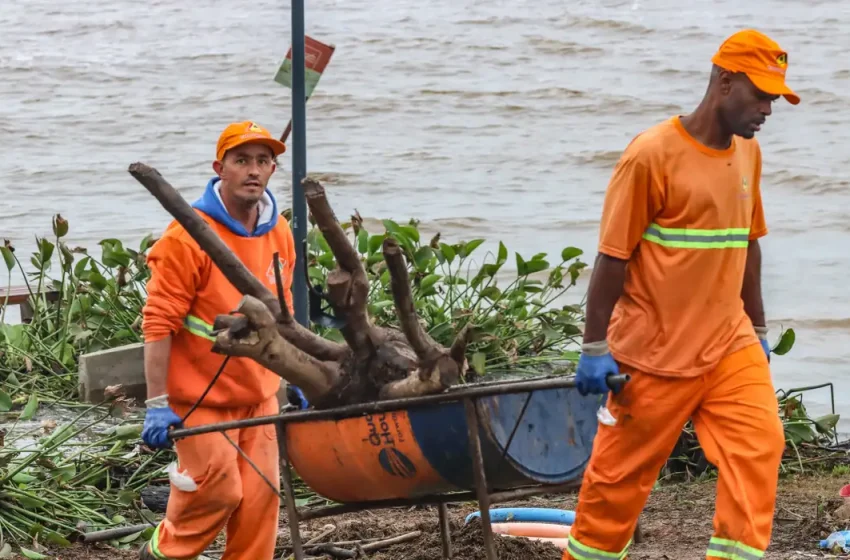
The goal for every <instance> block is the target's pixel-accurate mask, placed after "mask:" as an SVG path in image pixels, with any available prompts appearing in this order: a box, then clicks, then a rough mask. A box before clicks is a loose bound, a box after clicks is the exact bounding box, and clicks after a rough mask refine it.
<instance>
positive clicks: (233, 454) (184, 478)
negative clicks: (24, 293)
mask: <svg viewBox="0 0 850 560" xmlns="http://www.w3.org/2000/svg"><path fill="white" fill-rule="evenodd" d="M285 150H286V146H285V145H284V144H283V143H282V142H280V141H278V140H276V139H275V138H273V137H272V136H271V134H269V132H268V130H266V129H265V128H263V127H261V126H259V125H257V124H255V123H252V122H240V123H234V124H231V125H229V126H227V128H225V129H224V131H223V132H222V134H221V136H220V138H219V140H218V146H217V148H216V159H215V161H214V162H213V169H214V170H215V173H216V177H214V178H212V179H211V180H210V181H209V183H208V184H207V186H206V190H205V191H204V193H203V195H202V196H201V198H200V199H199V200H198V201H196V202H195V203H194V204H193V207H194V208H195V210H196V211H197V213H198V215H199V216H200V217H201V218H203V220H204V221H205V222H206V223H207V224H209V226H210V227H211V228H212V230H213V231H214V232H215V233H216V234H217V235H218V236H219V237H220V238H221V239H222V241H224V243H225V244H226V245H227V246H228V247H229V248H230V249H231V250H232V251H233V252H234V254H235V255H236V256H237V257H238V258H239V260H241V261H242V263H244V264H245V266H246V267H247V268H248V269H249V270H250V271H251V272H252V273H253V274H254V275H255V276H256V277H257V278H259V279H260V280H261V281H263V282H265V284H266V285H267V286H268V287H269V288H270V289H271V290H272V291H275V286H276V283H275V272H274V271H275V263H274V254H275V253H276V252H277V253H279V259H280V265H281V266H280V268H281V274H282V279H283V282H284V294H285V299H286V303H287V305H288V306H289V308H290V311H292V295H291V291H290V288H291V285H292V273H293V270H294V266H295V258H296V252H295V244H294V241H293V237H292V232H291V230H290V228H289V224H288V223H287V221H286V220H285V219H284V218H283V217H282V216H280V215H279V210H278V207H277V203H276V202H275V198H274V196H273V195H272V193H271V192H270V191H269V190H268V189H267V188H266V185H267V184H268V181H269V178H270V177H271V176H272V174H273V173H274V171H275V168H276V157H277V156H278V155H280V154H282V153H283V152H284V151H285ZM148 264H149V266H150V271H151V278H150V280H149V282H148V284H147V290H148V299H147V303H146V304H145V307H144V322H143V329H144V336H145V378H146V380H147V395H148V400H147V401H146V406H147V415H146V417H145V424H144V428H143V432H142V439H143V440H144V442H145V443H146V444H147V445H149V446H151V447H153V448H163V447H170V446H171V442H170V440H169V439H168V430H169V429H170V428H171V427H175V426H176V427H179V426H185V427H192V426H198V425H203V424H213V423H217V422H227V421H232V420H242V419H246V418H252V417H256V416H266V415H273V414H278V413H279V411H280V407H279V405H278V400H277V396H276V393H277V391H278V390H279V388H280V377H278V376H277V375H275V374H274V373H272V372H270V371H268V370H267V369H265V368H263V367H262V366H260V365H259V364H257V363H256V362H255V361H253V360H250V359H248V358H236V357H234V358H230V360H229V362H228V363H227V365H226V367H225V368H224V370H223V372H222V374H221V376H220V377H219V379H218V380H217V381H216V382H215V383H214V384H212V386H211V389H210V391H209V393H208V394H207V395H206V396H205V397H204V398H203V401H202V402H201V405H200V406H198V407H197V408H196V409H195V410H194V411H193V412H192V414H191V415H189V417H188V419H186V421H185V422H184V421H183V420H182V419H183V418H185V415H186V414H187V412H188V411H189V410H190V408H191V407H192V405H194V404H195V403H196V402H198V400H199V399H200V398H201V396H202V394H203V392H204V391H205V390H206V389H207V387H208V386H210V383H211V381H212V379H213V376H214V375H215V373H216V372H217V371H218V369H219V367H220V366H221V364H222V356H221V355H219V354H214V353H212V352H211V349H212V345H213V342H214V337H213V335H212V324H213V322H214V321H215V318H216V316H217V315H220V314H227V313H229V312H231V311H232V310H233V309H235V308H236V307H237V305H238V304H239V301H240V299H241V297H242V295H241V294H240V293H239V292H238V291H237V290H236V288H234V287H233V286H232V285H231V284H230V283H229V282H228V281H227V279H226V278H225V277H224V275H223V274H222V272H221V271H220V270H219V269H218V267H217V266H216V265H215V264H214V263H213V262H212V261H211V259H210V257H209V256H207V254H206V253H204V252H203V251H202V250H201V249H200V247H199V246H198V244H197V243H196V242H195V240H194V239H193V238H192V237H191V236H190V235H189V234H188V233H187V232H186V230H185V229H184V228H183V227H182V226H181V225H180V224H178V223H177V222H172V223H171V224H169V226H168V228H167V229H166V231H165V233H164V235H163V236H162V237H161V238H160V239H159V240H158V241H157V242H156V244H154V246H153V248H152V249H151V252H150V255H149V257H148ZM227 436H229V437H230V438H231V440H232V441H233V442H234V443H236V444H237V445H238V446H239V447H240V448H241V449H242V450H243V451H244V453H245V454H246V455H247V456H248V457H249V458H250V460H251V462H253V463H254V464H255V465H256V466H257V467H258V468H259V470H260V471H261V472H262V473H263V475H265V477H266V478H267V479H268V480H269V481H270V482H271V483H273V485H275V487H276V488H278V489H279V486H278V484H279V478H280V477H279V474H280V473H279V468H280V467H279V464H278V444H277V436H276V433H275V427H274V425H267V426H257V427H252V428H246V429H236V430H230V431H228V432H227ZM176 451H177V465H176V467H177V468H176V469H174V472H171V473H170V477H171V494H170V497H169V500H168V508H167V511H166V516H165V519H164V520H163V521H162V522H161V523H160V524H159V525H158V526H157V528H156V531H155V532H154V534H153V537H152V538H151V540H150V542H148V543H146V544H145V546H144V547H143V548H142V549H141V553H140V557H141V558H142V559H173V560H182V559H188V558H196V557H197V556H198V555H200V554H201V553H202V552H203V551H204V549H206V548H207V547H208V546H209V545H210V544H212V542H213V540H214V539H215V538H216V536H217V535H218V534H219V532H220V531H221V530H222V529H225V528H226V530H227V544H226V548H225V552H224V556H223V557H222V558H223V559H224V560H237V559H238V560H242V559H246V558H272V556H273V555H274V547H275V540H276V537H277V531H278V511H279V508H280V501H279V493H278V492H275V491H274V490H272V488H270V487H269V485H268V484H267V483H266V482H265V481H263V480H262V478H261V476H260V474H258V472H257V471H255V470H254V469H253V468H252V467H251V465H250V464H249V463H248V461H246V460H245V459H244V458H243V457H242V456H241V455H240V454H239V452H238V450H237V449H236V448H234V446H233V445H231V444H230V443H229V442H228V441H227V439H226V438H225V435H224V434H222V433H217V432H216V433H210V434H203V435H198V436H192V437H189V438H185V439H181V440H179V441H177V443H176Z"/></svg>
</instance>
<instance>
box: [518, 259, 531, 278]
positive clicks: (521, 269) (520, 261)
mask: <svg viewBox="0 0 850 560" xmlns="http://www.w3.org/2000/svg"><path fill="white" fill-rule="evenodd" d="M516 275H517V276H518V277H519V276H526V275H528V272H527V271H526V267H525V259H523V258H522V255H520V254H519V253H517V254H516Z"/></svg>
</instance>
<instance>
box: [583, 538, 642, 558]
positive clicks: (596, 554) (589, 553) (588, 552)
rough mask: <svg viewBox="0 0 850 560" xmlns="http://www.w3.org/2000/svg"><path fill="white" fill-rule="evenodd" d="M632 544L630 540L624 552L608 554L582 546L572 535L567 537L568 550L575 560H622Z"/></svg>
mask: <svg viewBox="0 0 850 560" xmlns="http://www.w3.org/2000/svg"><path fill="white" fill-rule="evenodd" d="M631 544H632V541H631V539H629V542H628V543H626V547H625V548H624V549H623V550H622V551H620V552H606V551H604V550H599V549H598V548H591V547H589V546H587V545H584V544H581V543H580V542H578V540H576V538H575V537H573V536H572V535H570V536H569V537H567V550H568V551H569V552H570V555H571V556H572V557H573V558H575V560H622V559H623V558H625V557H626V552H628V550H629V546H631Z"/></svg>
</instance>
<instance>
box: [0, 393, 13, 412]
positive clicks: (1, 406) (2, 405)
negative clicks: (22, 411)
mask: <svg viewBox="0 0 850 560" xmlns="http://www.w3.org/2000/svg"><path fill="white" fill-rule="evenodd" d="M10 410H12V397H10V396H9V394H8V393H6V391H3V390H0V412H9V411H10Z"/></svg>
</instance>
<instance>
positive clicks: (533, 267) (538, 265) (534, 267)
mask: <svg viewBox="0 0 850 560" xmlns="http://www.w3.org/2000/svg"><path fill="white" fill-rule="evenodd" d="M525 265H526V266H525V273H526V274H534V273H536V272H540V271H541V270H546V269H547V268H549V263H548V262H546V261H545V260H543V259H532V260H530V261H528V262H527V263H525Z"/></svg>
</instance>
